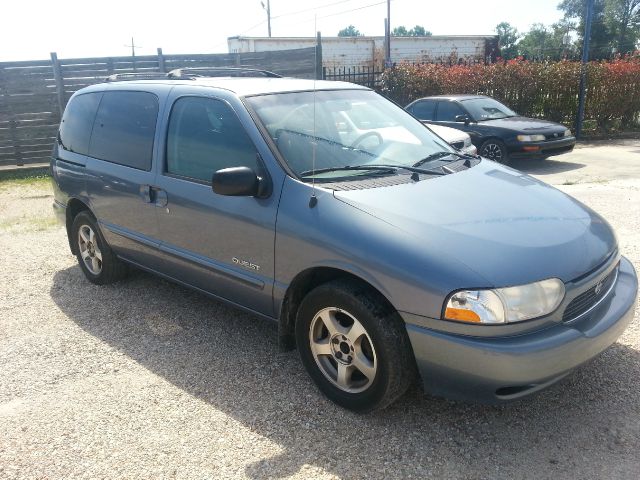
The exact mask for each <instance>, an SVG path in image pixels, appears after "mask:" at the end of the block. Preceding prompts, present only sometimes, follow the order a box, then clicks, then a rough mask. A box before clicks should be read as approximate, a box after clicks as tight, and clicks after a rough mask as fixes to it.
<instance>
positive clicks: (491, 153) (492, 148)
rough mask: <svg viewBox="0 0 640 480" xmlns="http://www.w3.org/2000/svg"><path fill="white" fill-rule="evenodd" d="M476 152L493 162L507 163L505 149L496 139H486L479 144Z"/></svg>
mask: <svg viewBox="0 0 640 480" xmlns="http://www.w3.org/2000/svg"><path fill="white" fill-rule="evenodd" d="M478 154H479V155H480V156H481V157H484V158H488V159H489V160H493V161H494V162H498V163H504V164H507V163H508V162H509V160H508V157H507V149H506V147H505V146H504V144H503V143H502V142H500V141H498V140H487V141H486V142H484V143H483V144H482V145H481V146H480V151H479V152H478Z"/></svg>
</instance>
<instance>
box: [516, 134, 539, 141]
mask: <svg viewBox="0 0 640 480" xmlns="http://www.w3.org/2000/svg"><path fill="white" fill-rule="evenodd" d="M516 138H517V139H518V141H519V142H542V141H543V140H544V135H518V136H517V137H516Z"/></svg>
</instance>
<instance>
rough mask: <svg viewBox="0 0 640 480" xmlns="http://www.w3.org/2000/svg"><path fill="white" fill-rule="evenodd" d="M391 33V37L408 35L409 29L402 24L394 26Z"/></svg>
mask: <svg viewBox="0 0 640 480" xmlns="http://www.w3.org/2000/svg"><path fill="white" fill-rule="evenodd" d="M391 35H392V36H393V37H408V36H409V31H408V30H407V27H405V26H404V25H400V26H399V27H395V28H394V29H393V31H392V32H391Z"/></svg>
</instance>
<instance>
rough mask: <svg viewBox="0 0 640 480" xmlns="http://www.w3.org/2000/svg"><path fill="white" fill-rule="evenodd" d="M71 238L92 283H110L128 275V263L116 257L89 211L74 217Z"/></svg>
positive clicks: (79, 260)
mask: <svg viewBox="0 0 640 480" xmlns="http://www.w3.org/2000/svg"><path fill="white" fill-rule="evenodd" d="M71 240H72V242H73V245H74V248H75V251H76V257H77V259H78V263H79V264H80V268H81V269H82V272H83V273H84V275H85V277H87V280H89V281H90V282H91V283H95V284H96V285H108V284H110V283H114V282H117V281H118V280H122V279H123V278H124V277H126V276H127V273H128V271H129V269H128V267H127V264H125V263H124V262H122V261H121V260H120V259H119V258H118V257H116V255H115V253H114V252H113V250H111V248H110V247H109V245H108V244H107V242H106V240H105V239H104V237H103V236H102V232H101V231H100V229H99V228H98V223H97V222H96V219H95V218H94V217H93V215H91V214H90V213H89V212H87V211H83V212H80V213H79V214H78V215H76V217H75V218H74V219H73V223H72V225H71Z"/></svg>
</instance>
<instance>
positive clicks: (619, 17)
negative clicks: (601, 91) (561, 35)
mask: <svg viewBox="0 0 640 480" xmlns="http://www.w3.org/2000/svg"><path fill="white" fill-rule="evenodd" d="M586 5H587V0H562V1H561V2H560V4H559V5H558V9H560V10H562V11H563V12H564V17H565V19H566V20H578V22H579V24H578V42H579V44H580V45H581V44H582V36H583V32H584V18H585V13H586V8H587V7H586ZM638 39H640V0H595V1H594V8H593V23H592V25H591V45H590V50H589V57H590V58H591V59H601V58H609V57H610V56H611V54H612V53H613V52H615V51H617V52H620V53H624V52H628V51H632V50H634V49H635V48H636V47H637V45H638Z"/></svg>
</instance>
